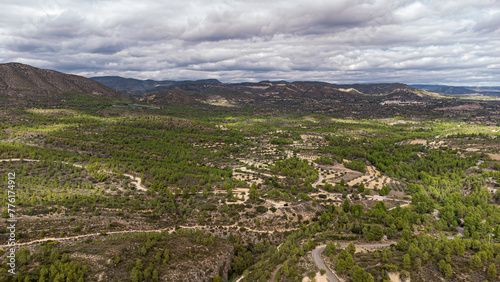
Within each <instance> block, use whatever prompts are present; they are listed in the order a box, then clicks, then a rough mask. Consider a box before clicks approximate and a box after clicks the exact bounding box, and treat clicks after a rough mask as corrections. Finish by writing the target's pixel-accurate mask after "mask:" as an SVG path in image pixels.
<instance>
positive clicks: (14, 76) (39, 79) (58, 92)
mask: <svg viewBox="0 0 500 282" xmlns="http://www.w3.org/2000/svg"><path fill="white" fill-rule="evenodd" d="M71 91H73V92H78V93H82V94H92V95H98V96H104V97H111V98H120V97H121V94H120V92H119V91H117V90H115V89H113V88H111V87H108V86H105V85H103V84H101V83H98V82H96V81H94V80H91V79H88V78H85V77H82V76H78V75H73V74H66V73H62V72H58V71H54V70H47V69H41V68H36V67H33V66H30V65H26V64H21V63H15V62H12V63H4V64H0V96H1V97H4V98H53V99H62V98H64V93H66V92H71Z"/></svg>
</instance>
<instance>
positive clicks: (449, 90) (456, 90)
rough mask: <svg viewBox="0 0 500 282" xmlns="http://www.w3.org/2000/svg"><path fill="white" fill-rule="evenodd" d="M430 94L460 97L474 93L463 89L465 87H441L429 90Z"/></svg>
mask: <svg viewBox="0 0 500 282" xmlns="http://www.w3.org/2000/svg"><path fill="white" fill-rule="evenodd" d="M431 91H432V92H436V93H441V94H451V95H461V94H473V93H476V91H474V90H471V89H468V88H465V87H455V86H443V87H439V88H435V89H432V90H431Z"/></svg>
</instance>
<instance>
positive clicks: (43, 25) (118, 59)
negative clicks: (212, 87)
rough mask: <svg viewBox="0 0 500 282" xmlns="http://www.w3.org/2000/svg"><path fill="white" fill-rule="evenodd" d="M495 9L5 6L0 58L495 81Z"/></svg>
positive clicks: (149, 71) (364, 4)
mask: <svg viewBox="0 0 500 282" xmlns="http://www.w3.org/2000/svg"><path fill="white" fill-rule="evenodd" d="M13 11H15V13H14V12H13ZM499 15H500V7H499V6H498V5H497V3H496V1H494V0H493V1H489V0H476V1H449V0H446V1H430V0H420V1H414V0H399V1H392V0H357V1H352V0H351V1H349V0H342V1H326V0H324V1H322V0H316V1H260V0H255V1H234V0H219V1H208V0H206V1H194V0H191V1H180V0H179V1H166V2H159V1H141V2H137V1H131V0H121V1H101V0H94V1H73V0H49V1H28V0H24V1H7V2H5V1H3V2H2V3H0V55H1V56H0V62H8V61H21V62H25V63H30V64H32V65H34V66H38V67H44V68H51V69H56V70H60V71H65V72H71V73H76V74H81V75H86V76H93V75H123V76H129V77H130V76H131V77H137V78H153V79H198V78H208V77H215V78H219V79H221V80H223V81H228V82H230V81H242V80H261V79H285V80H289V81H292V80H324V81H332V82H376V81H400V82H409V83H410V82H411V83H427V82H428V83H449V84H463V83H467V84H480V83H482V84H485V83H490V84H498V82H497V81H498V78H497V74H498V65H499V64H500V62H499V58H500V47H497V46H500V45H499V44H498V43H499V40H500V39H499V32H500V30H499V28H498V26H499V23H500V22H499V21H498V19H499V18H500V17H499Z"/></svg>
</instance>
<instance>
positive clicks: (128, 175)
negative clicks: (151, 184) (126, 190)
mask: <svg viewBox="0 0 500 282" xmlns="http://www.w3.org/2000/svg"><path fill="white" fill-rule="evenodd" d="M123 175H125V176H126V177H128V178H130V179H132V180H134V181H135V182H131V183H132V184H134V185H135V187H136V188H137V189H138V190H141V191H148V189H147V188H146V187H144V186H142V185H141V182H142V179H141V178H140V177H134V176H133V175H130V174H128V173H124V174H123Z"/></svg>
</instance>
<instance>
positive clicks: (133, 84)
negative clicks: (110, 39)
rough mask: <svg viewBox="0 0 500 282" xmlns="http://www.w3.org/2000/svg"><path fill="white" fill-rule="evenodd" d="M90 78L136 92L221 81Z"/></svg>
mask: <svg viewBox="0 0 500 282" xmlns="http://www.w3.org/2000/svg"><path fill="white" fill-rule="evenodd" d="M90 79H92V80H95V81H97V82H99V83H102V84H104V85H106V86H109V87H112V88H114V89H116V90H119V91H130V92H135V93H146V92H151V91H157V90H161V89H164V88H166V87H177V86H181V85H207V84H219V83H221V82H220V81H218V80H217V79H202V80H184V81H175V80H152V79H147V80H140V79H134V78H124V77H120V76H97V77H91V78H90Z"/></svg>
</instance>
